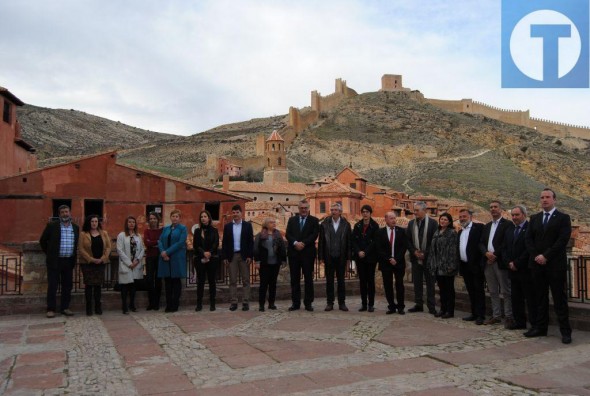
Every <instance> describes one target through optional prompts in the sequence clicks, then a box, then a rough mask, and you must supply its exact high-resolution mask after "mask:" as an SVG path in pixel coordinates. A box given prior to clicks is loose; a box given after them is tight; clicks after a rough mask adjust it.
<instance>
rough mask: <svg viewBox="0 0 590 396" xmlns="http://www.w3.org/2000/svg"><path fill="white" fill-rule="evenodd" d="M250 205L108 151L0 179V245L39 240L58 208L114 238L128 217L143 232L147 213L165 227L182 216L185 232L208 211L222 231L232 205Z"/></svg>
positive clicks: (229, 194) (244, 199) (229, 218)
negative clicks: (98, 220) (90, 218)
mask: <svg viewBox="0 0 590 396" xmlns="http://www.w3.org/2000/svg"><path fill="white" fill-rule="evenodd" d="M249 200H250V199H249V198H248V197H245V196H242V195H238V194H235V193H229V192H223V191H218V190H214V189H209V188H206V187H202V186H200V185H197V184H193V183H190V182H187V181H184V180H181V179H176V178H173V177H169V176H164V175H161V174H158V173H155V172H150V171H146V170H144V169H139V168H135V167H132V166H129V165H125V164H120V163H117V153H116V152H107V153H102V154H97V155H93V156H88V157H84V158H80V159H78V160H75V161H72V162H68V163H65V164H60V165H55V166H50V167H47V168H43V169H38V170H34V171H30V172H26V173H23V174H20V175H17V176H11V177H5V178H0V211H1V213H3V215H2V216H0V244H8V245H19V244H21V243H22V242H25V241H34V240H38V239H39V235H40V234H41V232H42V231H43V228H44V227H45V224H46V223H47V221H49V220H50V219H51V218H52V217H55V216H56V215H57V208H58V207H59V206H60V205H62V204H67V205H69V206H70V207H71V208H72V215H73V217H74V219H75V222H76V223H78V224H82V222H83V219H84V217H85V216H87V215H89V214H98V215H99V216H101V217H102V218H103V227H104V228H105V229H106V230H107V231H108V232H109V234H110V235H111V236H112V237H115V236H116V235H117V234H118V233H119V232H120V231H122V230H123V224H124V221H125V218H126V217H127V216H129V215H132V216H135V217H136V218H137V220H138V223H139V228H141V229H142V228H143V227H144V226H145V220H146V219H145V218H146V215H147V213H148V212H150V211H156V212H160V213H161V214H162V217H163V219H164V222H165V223H166V222H168V223H169V215H170V212H171V211H172V210H173V209H180V210H181V211H182V213H183V216H182V221H183V223H184V224H185V225H186V226H187V227H189V229H190V228H191V227H192V226H193V225H194V224H195V223H197V222H198V218H197V217H198V214H199V212H200V211H201V210H202V209H207V210H209V211H210V212H211V214H212V217H213V220H215V221H217V222H218V227H220V229H222V227H223V225H224V224H225V222H227V221H231V207H232V205H234V204H236V203H237V204H240V205H242V208H244V206H245V203H246V202H247V201H249Z"/></svg>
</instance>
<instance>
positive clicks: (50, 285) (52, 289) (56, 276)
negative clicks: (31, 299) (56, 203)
mask: <svg viewBox="0 0 590 396" xmlns="http://www.w3.org/2000/svg"><path fill="white" fill-rule="evenodd" d="M58 213H59V221H54V222H51V223H49V224H47V226H46V227H45V230H44V231H43V234H41V238H40V239H39V244H40V245H41V249H43V252H45V255H46V264H47V317H48V318H53V317H55V311H56V304H57V303H56V294H57V286H58V284H60V283H61V300H60V311H61V313H62V315H65V316H72V315H74V313H73V312H72V311H71V310H70V300H71V295H72V284H73V271H74V266H75V265H76V256H77V253H78V237H79V235H80V228H79V227H78V226H77V225H76V224H74V223H72V218H71V215H70V208H69V207H68V206H67V205H61V206H60V207H59V208H58Z"/></svg>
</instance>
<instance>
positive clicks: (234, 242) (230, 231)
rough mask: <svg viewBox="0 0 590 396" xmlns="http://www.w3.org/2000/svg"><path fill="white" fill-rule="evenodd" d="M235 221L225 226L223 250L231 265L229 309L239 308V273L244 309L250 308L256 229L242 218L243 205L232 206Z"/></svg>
mask: <svg viewBox="0 0 590 396" xmlns="http://www.w3.org/2000/svg"><path fill="white" fill-rule="evenodd" d="M231 213H232V218H233V221H232V222H231V223H227V224H226V225H225V226H224V227H223V242H222V245H221V250H222V253H223V263H224V265H225V266H226V267H229V302H230V305H229V309H230V311H235V310H236V309H238V286H237V285H238V273H239V275H240V276H241V278H242V287H243V290H244V295H243V297H242V311H248V310H249V309H250V304H249V301H250V264H251V263H252V259H253V258H254V230H253V229H252V224H250V223H249V222H247V221H243V220H242V207H241V206H240V205H234V206H233V207H232V208H231Z"/></svg>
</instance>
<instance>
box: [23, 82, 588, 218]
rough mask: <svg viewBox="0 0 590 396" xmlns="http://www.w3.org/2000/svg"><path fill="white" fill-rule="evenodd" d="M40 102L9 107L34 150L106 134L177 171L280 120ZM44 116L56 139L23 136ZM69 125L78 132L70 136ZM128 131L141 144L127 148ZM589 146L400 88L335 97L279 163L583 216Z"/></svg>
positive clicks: (246, 151)
mask: <svg viewBox="0 0 590 396" xmlns="http://www.w3.org/2000/svg"><path fill="white" fill-rule="evenodd" d="M26 107H32V106H26ZM35 109H39V108H35ZM23 110H26V108H25V109H23ZM43 110H44V112H43V111H37V112H32V113H33V114H35V113H37V114H35V117H33V116H28V117H26V116H25V117H23V114H24V112H23V113H21V112H19V117H20V121H21V124H22V125H23V132H24V133H23V135H24V137H25V138H26V139H28V140H30V141H31V143H32V144H34V145H36V146H37V147H40V146H39V144H38V142H41V143H43V144H44V145H43V146H42V150H41V152H42V153H43V155H46V156H47V157H50V156H51V155H52V153H55V154H53V155H55V156H62V155H66V154H64V153H74V152H75V151H74V150H72V149H71V148H69V147H68V146H70V147H76V145H81V146H83V148H82V147H81V148H80V150H82V149H83V150H86V151H85V152H89V151H91V150H96V151H99V150H101V149H104V148H106V147H105V146H104V143H103V141H104V140H105V139H108V140H107V141H108V143H110V144H112V145H111V146H109V147H117V148H123V149H124V150H122V151H121V156H120V158H121V160H122V161H125V162H128V163H131V164H135V165H138V166H145V167H147V168H150V169H154V170H158V171H162V172H166V173H169V174H172V175H175V176H180V177H182V176H187V175H190V174H191V173H192V172H193V171H194V169H195V168H196V167H200V166H204V163H205V158H206V155H207V154H218V155H229V156H237V157H244V158H245V157H249V156H252V155H253V154H254V150H255V139H256V135H258V134H259V133H264V134H267V135H268V134H269V133H270V132H271V131H272V129H279V128H280V127H281V126H283V125H284V124H285V123H286V117H285V116H277V117H269V118H261V119H254V120H250V121H246V122H241V123H235V124H228V125H223V126H220V127H217V128H214V129H212V130H209V131H206V132H203V133H200V134H196V135H193V136H188V137H178V136H172V135H165V134H155V133H153V132H148V131H142V130H139V129H136V128H133V127H129V126H124V125H122V124H119V123H115V122H112V121H108V120H104V119H101V118H98V117H94V118H96V124H95V127H93V128H92V129H89V128H88V127H87V126H85V125H86V124H87V120H88V119H89V118H90V119H92V117H93V116H89V115H86V114H84V113H80V112H69V115H70V116H71V118H68V117H66V116H64V115H63V113H64V112H65V113H68V111H65V110H49V109H43ZM53 112H59V115H52V113H53ZM44 117H45V118H44ZM53 118H56V119H59V120H60V122H61V123H63V131H64V132H62V133H60V135H59V136H60V139H55V137H54V136H55V135H51V136H52V138H51V139H41V138H40V137H36V139H37V140H36V139H31V138H30V137H29V134H28V132H29V131H31V130H38V131H41V130H43V129H42V128H43V125H46V124H45V123H43V120H44V119H49V120H52V119H53ZM99 121H100V122H99ZM32 122H34V124H32V125H31V123H32ZM102 125H105V126H106V125H109V128H108V133H109V134H105V135H100V138H97V139H95V140H91V139H90V138H91V137H93V134H96V133H98V132H97V131H98V130H102V129H106V128H102V127H101V126H102ZM39 126H41V127H39ZM78 128H82V129H81V131H82V134H84V136H86V138H84V139H80V138H79V136H81V135H82V134H81V133H80V132H79V131H78ZM74 131H75V132H74ZM119 131H120V132H119ZM119 133H120V134H119ZM132 133H135V134H137V135H136V137H135V139H145V140H144V141H145V143H144V144H143V145H141V146H139V147H138V145H137V143H134V144H133V147H130V145H129V143H128V142H129V140H130V135H129V134H132ZM86 134H89V135H88V136H87V135H86ZM37 135H38V133H37ZM103 136H104V137H103ZM94 137H96V135H94ZM137 141H138V140H135V142H137ZM89 142H90V143H91V144H88V143H89ZM101 144H102V146H101ZM589 147H590V142H588V141H584V140H580V139H556V138H552V137H548V136H546V135H543V134H540V133H538V132H536V131H535V130H533V129H529V128H525V127H520V126H515V125H511V124H505V123H502V122H499V121H496V120H493V119H490V118H486V117H484V116H479V115H473V114H464V113H461V114H458V113H451V112H447V111H444V110H441V109H438V108H436V107H434V106H432V105H429V104H424V103H420V102H418V101H415V100H413V99H410V97H409V96H408V95H407V94H405V93H403V92H373V93H365V94H362V95H358V96H356V97H353V98H349V99H345V100H344V101H342V102H341V103H340V105H338V106H337V107H336V108H334V109H333V110H332V111H328V112H323V113H322V114H321V121H320V122H319V123H318V124H317V125H315V126H314V127H312V128H310V129H308V130H306V131H304V132H303V133H301V134H300V135H299V137H297V138H296V139H295V141H294V142H293V144H292V146H291V147H290V148H289V153H288V164H289V169H290V171H291V179H292V180H297V181H309V180H312V179H314V178H318V177H322V176H326V175H329V174H334V173H335V172H337V171H339V170H340V169H342V167H344V166H347V165H350V164H352V166H353V168H354V169H356V170H358V171H359V172H360V173H362V174H363V175H364V176H365V177H366V178H367V179H368V180H369V181H370V182H373V183H378V184H383V185H387V186H391V187H393V188H396V189H399V190H402V191H405V192H408V193H412V194H435V195H438V196H441V197H453V198H458V199H463V200H466V201H470V202H473V203H474V204H477V205H482V206H484V207H485V206H487V202H488V201H489V200H490V199H493V198H498V199H501V200H502V201H504V202H506V204H515V203H522V202H524V203H525V204H526V205H527V206H529V207H531V208H532V209H534V210H536V209H537V208H538V205H537V204H538V193H539V191H540V190H541V189H542V188H543V187H544V186H551V187H552V188H554V189H555V190H556V191H557V193H558V200H559V201H558V202H559V206H560V207H562V208H564V209H565V210H567V211H568V212H570V213H572V215H573V217H574V218H575V219H580V220H584V221H585V222H588V221H589V220H590V209H589V208H588V197H590V185H589V184H588V180H590V165H589V163H588V161H587V159H586V158H587V157H588V155H589V154H590V149H589ZM40 148H41V147H40Z"/></svg>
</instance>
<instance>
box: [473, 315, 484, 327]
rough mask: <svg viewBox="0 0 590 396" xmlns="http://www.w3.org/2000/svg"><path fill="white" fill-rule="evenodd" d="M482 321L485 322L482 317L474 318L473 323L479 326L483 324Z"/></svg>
mask: <svg viewBox="0 0 590 396" xmlns="http://www.w3.org/2000/svg"><path fill="white" fill-rule="evenodd" d="M484 322H485V319H484V318H482V317H479V318H477V319H475V324H476V325H478V326H481V325H482V324H484Z"/></svg>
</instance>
